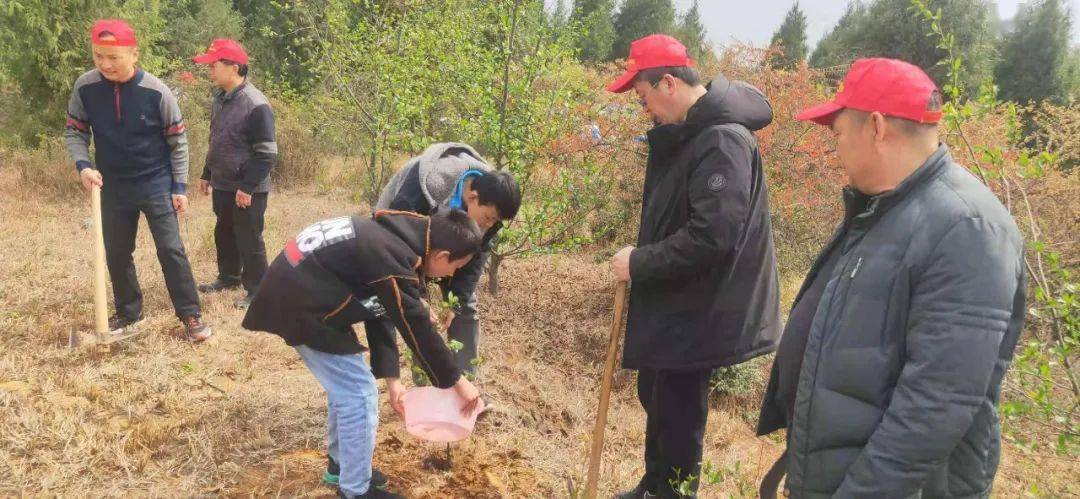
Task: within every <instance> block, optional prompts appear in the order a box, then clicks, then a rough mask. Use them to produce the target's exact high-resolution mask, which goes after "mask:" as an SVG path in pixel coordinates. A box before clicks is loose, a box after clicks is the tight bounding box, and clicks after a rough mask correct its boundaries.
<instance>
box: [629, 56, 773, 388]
mask: <svg viewBox="0 0 1080 499" xmlns="http://www.w3.org/2000/svg"><path fill="white" fill-rule="evenodd" d="M771 121H772V108H771V107H770V106H769V103H768V102H767V101H766V100H765V97H764V96H763V95H762V94H761V92H760V91H758V90H757V89H755V88H754V87H752V86H750V85H748V84H746V83H743V82H729V81H728V80H726V79H725V78H723V77H718V78H717V79H716V80H714V81H713V82H712V83H711V84H710V85H709V87H708V93H706V94H705V95H704V96H702V97H701V98H700V99H699V100H698V102H697V103H695V104H694V105H693V106H692V107H691V108H690V110H689V112H688V114H687V116H686V122H684V123H682V124H678V125H664V126H659V127H657V128H654V129H652V130H651V131H649V134H648V137H649V159H648V166H647V170H646V172H645V189H644V202H643V205H642V210H641V228H640V230H639V232H638V244H637V249H635V250H634V251H633V253H631V255H630V277H631V281H632V283H633V285H632V287H631V289H630V306H629V312H628V316H627V328H626V346H625V349H624V355H623V365H624V366H625V367H627V368H630V369H642V368H651V369H676V368H686V369H706V368H714V367H719V366H726V365H732V364H737V363H740V362H743V361H746V360H748V359H751V358H753V357H755V356H758V355H762V354H765V353H767V352H770V351H772V350H773V349H775V348H776V343H777V338H779V336H780V328H779V320H778V313H779V312H778V306H779V305H778V292H777V289H778V285H777V277H776V258H775V255H774V250H773V238H772V228H771V224H770V221H769V195H768V187H767V186H766V180H765V171H764V169H763V168H762V162H761V156H760V154H759V153H758V147H757V141H756V140H755V139H754V136H753V135H752V134H751V130H760V129H762V128H764V127H765V126H766V125H768V124H769V123H770V122H771Z"/></svg>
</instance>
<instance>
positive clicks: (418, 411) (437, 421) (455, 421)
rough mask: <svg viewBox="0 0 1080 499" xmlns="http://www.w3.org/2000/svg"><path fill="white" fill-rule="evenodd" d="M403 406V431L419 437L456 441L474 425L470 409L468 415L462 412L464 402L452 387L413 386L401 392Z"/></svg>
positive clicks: (431, 440) (468, 432) (474, 413)
mask: <svg viewBox="0 0 1080 499" xmlns="http://www.w3.org/2000/svg"><path fill="white" fill-rule="evenodd" d="M401 402H402V404H403V405H404V406H405V430H406V431H408V432H409V433H410V434H411V435H413V436H414V437H416V438H419V439H421V440H427V441H429V442H457V441H459V440H464V439H465V438H467V437H468V436H469V435H470V434H472V431H473V427H474V426H476V416H477V415H478V414H479V413H480V411H478V410H477V411H473V413H472V414H471V415H469V417H465V416H462V415H461V408H462V407H465V404H466V403H467V402H466V401H465V400H464V399H462V398H461V397H459V396H458V394H457V392H455V391H454V390H440V389H438V388H435V387H432V386H424V387H420V388H412V389H410V390H409V391H407V392H405V395H402V397H401Z"/></svg>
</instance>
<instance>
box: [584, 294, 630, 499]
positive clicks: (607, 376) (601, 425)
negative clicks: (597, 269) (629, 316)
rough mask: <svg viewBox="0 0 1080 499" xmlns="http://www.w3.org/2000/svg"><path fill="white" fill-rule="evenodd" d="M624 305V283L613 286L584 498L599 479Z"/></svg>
mask: <svg viewBox="0 0 1080 499" xmlns="http://www.w3.org/2000/svg"><path fill="white" fill-rule="evenodd" d="M625 303H626V282H624V281H619V283H618V284H616V285H615V317H613V318H612V319H611V334H610V336H608V347H607V360H605V361H604V377H603V379H602V380H601V384H600V405H599V406H598V407H597V409H596V424H595V425H594V426H593V434H592V451H591V452H590V453H589V474H588V475H587V476H586V479H585V498H586V499H595V498H596V486H597V482H598V481H599V479H600V454H602V453H603V451H604V429H605V427H606V426H607V412H608V402H609V401H610V398H611V382H612V377H613V376H614V375H615V358H616V357H617V356H618V353H619V337H620V336H621V335H622V329H623V305H624V304H625Z"/></svg>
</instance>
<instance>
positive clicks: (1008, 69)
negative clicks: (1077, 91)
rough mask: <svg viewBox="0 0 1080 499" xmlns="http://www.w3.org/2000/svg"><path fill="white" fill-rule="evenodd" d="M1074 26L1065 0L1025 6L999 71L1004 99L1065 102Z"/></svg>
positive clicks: (1008, 38) (1003, 52) (1004, 46)
mask: <svg viewBox="0 0 1080 499" xmlns="http://www.w3.org/2000/svg"><path fill="white" fill-rule="evenodd" d="M1070 24H1071V23H1070V20H1069V12H1068V11H1067V10H1066V8H1065V6H1064V5H1063V4H1062V2H1061V0H1041V1H1038V2H1032V3H1026V4H1022V5H1021V7H1020V11H1019V12H1018V13H1017V15H1016V19H1015V20H1014V22H1013V30H1012V32H1011V33H1008V34H1006V36H1005V39H1004V41H1003V42H1002V44H1001V50H1000V52H1001V61H1000V62H999V63H998V65H997V68H996V70H995V75H994V76H995V78H996V81H997V84H998V87H999V89H1000V96H1001V98H1002V99H1006V100H1013V101H1018V102H1021V103H1025V104H1026V103H1029V102H1038V101H1043V100H1047V99H1055V100H1064V99H1065V97H1066V94H1067V91H1068V88H1067V87H1066V85H1067V83H1066V79H1067V78H1068V75H1066V74H1065V64H1066V62H1067V61H1068V57H1069V32H1070V31H1069V30H1070V29H1071V25H1070Z"/></svg>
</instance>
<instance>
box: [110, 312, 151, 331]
mask: <svg viewBox="0 0 1080 499" xmlns="http://www.w3.org/2000/svg"><path fill="white" fill-rule="evenodd" d="M141 320H143V318H142V316H141V315H140V316H138V317H136V318H134V319H131V318H128V317H124V316H122V315H120V314H114V315H113V316H112V317H109V331H116V330H119V329H124V328H126V327H128V326H130V325H132V324H135V323H136V322H139V321H141Z"/></svg>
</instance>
